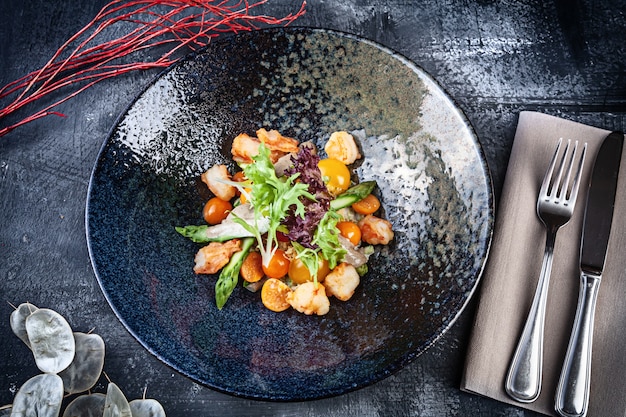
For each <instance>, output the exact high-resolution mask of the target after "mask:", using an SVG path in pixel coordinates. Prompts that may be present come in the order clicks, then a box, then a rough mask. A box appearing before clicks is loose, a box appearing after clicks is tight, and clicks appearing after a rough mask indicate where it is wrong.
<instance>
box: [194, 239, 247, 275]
mask: <svg viewBox="0 0 626 417" xmlns="http://www.w3.org/2000/svg"><path fill="white" fill-rule="evenodd" d="M240 250H241V241H240V240H239V239H232V240H229V241H227V242H224V243H220V242H211V243H209V244H208V245H207V246H204V247H202V248H200V250H199V251H198V253H196V257H195V259H194V261H195V263H196V265H195V266H194V267H193V271H194V272H195V273H196V274H215V273H217V272H218V271H219V270H220V269H222V268H223V267H224V266H226V264H227V263H228V261H230V257H231V256H232V254H233V253H235V252H239V251H240Z"/></svg>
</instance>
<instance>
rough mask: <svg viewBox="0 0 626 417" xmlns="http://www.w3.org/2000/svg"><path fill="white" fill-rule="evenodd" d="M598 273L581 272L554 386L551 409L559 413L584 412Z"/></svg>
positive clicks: (578, 415)
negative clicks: (562, 359)
mask: <svg viewBox="0 0 626 417" xmlns="http://www.w3.org/2000/svg"><path fill="white" fill-rule="evenodd" d="M601 279H602V275H594V274H588V273H584V272H583V273H581V275H580V290H579V293H578V306H577V307H576V317H575V319H574V326H573V328H572V334H571V335H570V340H569V345H568V346H567V353H566V355H565V363H564V364H563V369H562V370H561V377H560V378H559V385H558V386H557V390H556V398H555V404H554V409H555V410H556V412H557V413H558V414H559V415H560V416H563V417H583V416H585V415H587V405H588V404H589V383H590V381H591V345H592V340H593V318H594V314H595V309H596V299H597V298H598V289H599V288H600V281H601Z"/></svg>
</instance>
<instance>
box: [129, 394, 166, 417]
mask: <svg viewBox="0 0 626 417" xmlns="http://www.w3.org/2000/svg"><path fill="white" fill-rule="evenodd" d="M130 411H131V412H132V413H133V417H165V410H164V409H163V406H162V405H161V404H160V403H159V402H158V401H157V400H153V399H150V398H148V399H142V400H132V401H131V402H130Z"/></svg>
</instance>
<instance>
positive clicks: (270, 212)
mask: <svg viewBox="0 0 626 417" xmlns="http://www.w3.org/2000/svg"><path fill="white" fill-rule="evenodd" d="M253 159H254V163H251V164H248V165H245V166H243V172H244V174H245V176H246V178H247V180H246V181H244V182H242V183H238V184H237V187H238V188H239V189H240V190H245V187H250V188H251V190H252V191H251V192H250V193H248V197H249V199H250V204H251V205H252V207H253V209H254V223H255V224H253V225H251V224H249V223H247V222H246V221H244V220H243V219H241V218H237V217H235V221H236V222H237V223H239V224H240V225H241V226H243V227H244V228H245V229H246V230H248V231H249V232H250V233H252V234H253V235H254V236H255V237H256V239H257V242H258V247H259V251H260V252H261V257H262V259H263V264H264V265H266V266H267V265H269V262H270V259H271V258H272V256H273V255H274V253H275V252H276V249H277V248H278V245H277V244H278V240H277V238H276V232H277V231H278V230H279V228H280V227H281V222H282V221H283V220H284V219H285V217H287V214H288V213H289V212H290V211H291V210H293V212H294V213H295V214H296V215H297V216H301V217H304V215H305V206H304V204H303V203H302V201H301V200H300V197H304V198H308V199H310V200H315V196H314V195H312V194H311V193H310V192H309V191H308V188H309V187H308V185H307V184H304V183H300V182H296V178H297V177H298V175H299V174H294V175H291V176H289V177H281V178H278V177H277V176H276V171H275V169H274V164H272V161H271V160H270V151H269V149H268V148H267V146H265V144H261V145H260V146H259V154H258V155H257V156H255V157H254V158H253ZM262 219H269V227H268V228H267V236H266V239H265V242H263V237H262V235H263V233H264V232H261V231H260V230H259V227H257V225H258V224H259V223H260V222H261V220H262Z"/></svg>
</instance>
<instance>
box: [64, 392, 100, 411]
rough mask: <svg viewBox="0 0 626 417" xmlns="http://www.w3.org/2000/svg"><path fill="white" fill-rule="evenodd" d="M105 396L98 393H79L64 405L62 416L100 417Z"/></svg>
mask: <svg viewBox="0 0 626 417" xmlns="http://www.w3.org/2000/svg"><path fill="white" fill-rule="evenodd" d="M106 398H107V396H106V395H104V394H100V393H97V394H89V395H80V396H78V397H76V399H75V400H74V401H72V402H71V403H69V404H68V405H67V407H65V411H64V412H63V417H102V414H103V413H104V403H105V402H106Z"/></svg>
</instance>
